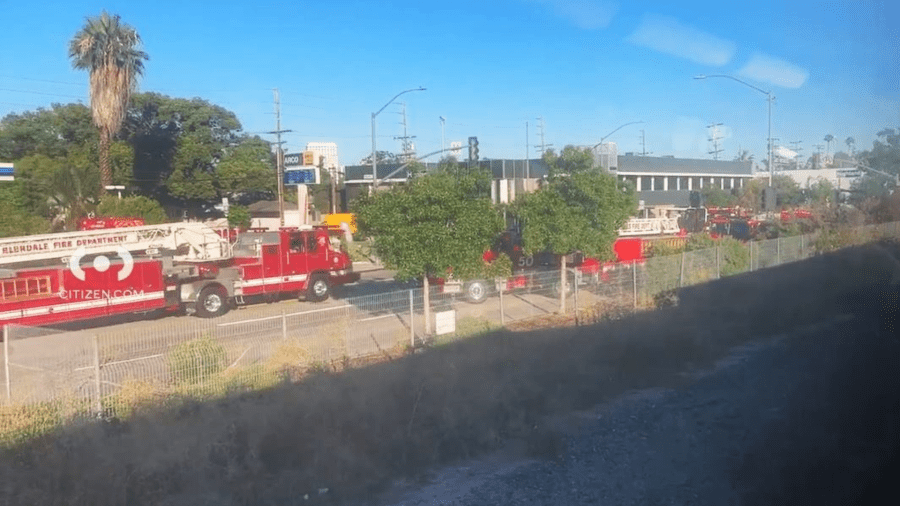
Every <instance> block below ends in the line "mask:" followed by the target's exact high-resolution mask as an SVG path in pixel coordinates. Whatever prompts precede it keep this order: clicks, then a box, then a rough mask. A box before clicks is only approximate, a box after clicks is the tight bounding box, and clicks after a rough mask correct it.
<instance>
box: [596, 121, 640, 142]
mask: <svg viewBox="0 0 900 506" xmlns="http://www.w3.org/2000/svg"><path fill="white" fill-rule="evenodd" d="M638 123H643V121H631V122H629V123H625V124H624V125H619V126H618V127H616V129H615V130H613V131H612V132H610V133H608V134H606V135H604V136H603V137H600V142H598V143H597V144H594V145H593V146H592V147H591V149H596V148H597V146H599V145H601V144H603V141H605V140H606V139H607V137H609V136H610V135H612V134H614V133H616V132H618V131H619V130H621V129H623V128H625V127H627V126H628V125H636V124H638Z"/></svg>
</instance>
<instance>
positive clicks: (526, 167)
mask: <svg viewBox="0 0 900 506" xmlns="http://www.w3.org/2000/svg"><path fill="white" fill-rule="evenodd" d="M530 152H531V146H530V145H529V144H528V122H527V121H526V122H525V180H526V181H527V180H528V153H530Z"/></svg>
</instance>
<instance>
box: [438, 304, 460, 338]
mask: <svg viewBox="0 0 900 506" xmlns="http://www.w3.org/2000/svg"><path fill="white" fill-rule="evenodd" d="M434 332H435V333H436V334H437V335H442V334H452V333H454V332H456V311H454V310H452V309H451V310H450V311H441V312H438V313H434Z"/></svg>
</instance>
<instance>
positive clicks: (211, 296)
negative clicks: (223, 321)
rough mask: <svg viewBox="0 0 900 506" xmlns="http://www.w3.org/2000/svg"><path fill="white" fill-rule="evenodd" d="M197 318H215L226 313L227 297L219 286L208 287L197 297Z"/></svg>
mask: <svg viewBox="0 0 900 506" xmlns="http://www.w3.org/2000/svg"><path fill="white" fill-rule="evenodd" d="M196 309H197V316H199V317H201V318H215V317H217V316H222V315H223V314H225V313H227V312H228V295H227V294H226V293H225V289H224V288H222V287H221V286H215V285H210V286H207V287H206V288H204V289H203V290H201V291H200V296H199V297H197V304H196Z"/></svg>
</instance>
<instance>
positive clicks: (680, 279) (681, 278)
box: [678, 251, 684, 288]
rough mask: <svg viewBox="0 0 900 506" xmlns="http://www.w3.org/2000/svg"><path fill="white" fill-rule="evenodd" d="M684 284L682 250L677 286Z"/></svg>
mask: <svg viewBox="0 0 900 506" xmlns="http://www.w3.org/2000/svg"><path fill="white" fill-rule="evenodd" d="M682 286H684V251H682V252H681V275H680V276H678V288H681V287H682Z"/></svg>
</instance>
